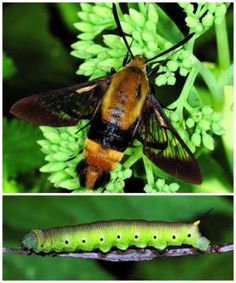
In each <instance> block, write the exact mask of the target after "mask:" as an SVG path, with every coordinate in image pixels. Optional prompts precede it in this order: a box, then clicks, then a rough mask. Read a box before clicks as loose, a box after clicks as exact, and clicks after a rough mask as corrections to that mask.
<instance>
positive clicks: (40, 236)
mask: <svg viewBox="0 0 236 283" xmlns="http://www.w3.org/2000/svg"><path fill="white" fill-rule="evenodd" d="M31 233H33V234H34V235H35V237H36V239H37V241H38V246H39V245H41V243H42V242H43V238H42V231H41V230H37V229H33V230H31Z"/></svg>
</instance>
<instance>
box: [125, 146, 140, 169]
mask: <svg viewBox="0 0 236 283" xmlns="http://www.w3.org/2000/svg"><path fill="white" fill-rule="evenodd" d="M142 156H143V151H142V146H139V147H138V148H137V149H135V150H134V152H133V154H131V155H130V157H129V158H128V159H127V160H126V161H125V163H124V167H125V168H130V167H131V166H132V165H133V164H134V163H136V162H137V161H138V160H139V159H140V158H142Z"/></svg>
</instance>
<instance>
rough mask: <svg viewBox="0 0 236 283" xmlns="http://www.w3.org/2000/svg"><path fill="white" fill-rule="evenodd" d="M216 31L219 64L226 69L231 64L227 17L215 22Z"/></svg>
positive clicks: (222, 68)
mask: <svg viewBox="0 0 236 283" xmlns="http://www.w3.org/2000/svg"><path fill="white" fill-rule="evenodd" d="M215 31H216V42H217V54H218V64H219V67H220V69H221V70H225V69H226V68H228V67H229V66H230V55H229V42H228V35H227V27H226V21H225V17H224V18H223V19H222V21H221V22H220V23H217V24H215Z"/></svg>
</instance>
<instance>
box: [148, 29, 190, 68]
mask: <svg viewBox="0 0 236 283" xmlns="http://www.w3.org/2000/svg"><path fill="white" fill-rule="evenodd" d="M193 36H194V33H193V32H192V33H190V34H189V35H187V36H186V37H185V38H184V39H182V40H181V41H180V42H178V43H176V44H175V45H173V46H172V47H170V48H169V49H167V50H165V51H163V52H161V53H159V54H157V55H156V56H154V57H152V58H150V59H148V60H146V61H145V63H147V62H150V61H152V60H154V59H157V58H158V57H161V56H163V55H165V54H167V53H169V52H171V51H173V50H175V49H177V48H179V47H180V46H182V45H184V44H185V43H186V42H188V41H189V40H190V39H191V38H192V37H193Z"/></svg>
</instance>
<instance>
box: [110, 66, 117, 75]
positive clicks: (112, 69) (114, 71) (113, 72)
mask: <svg viewBox="0 0 236 283" xmlns="http://www.w3.org/2000/svg"><path fill="white" fill-rule="evenodd" d="M115 73H116V69H115V68H113V67H112V68H111V70H110V75H111V76H112V75H114V74H115Z"/></svg>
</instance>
